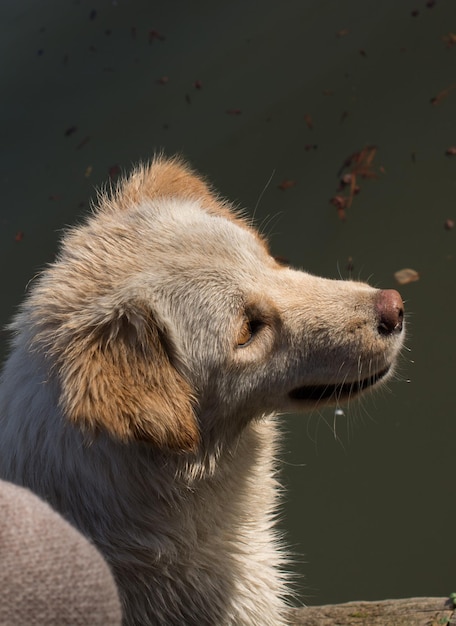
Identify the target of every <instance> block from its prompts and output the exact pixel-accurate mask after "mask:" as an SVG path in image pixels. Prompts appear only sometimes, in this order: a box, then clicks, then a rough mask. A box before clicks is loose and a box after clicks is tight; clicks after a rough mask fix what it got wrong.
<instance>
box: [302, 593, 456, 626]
mask: <svg viewBox="0 0 456 626" xmlns="http://www.w3.org/2000/svg"><path fill="white" fill-rule="evenodd" d="M290 624H292V625H293V626H450V625H451V626H456V610H455V607H454V604H453V600H452V599H450V598H406V599H404V600H381V601H379V602H347V603H344V604H328V605H325V606H308V607H302V608H299V609H291V610H290Z"/></svg>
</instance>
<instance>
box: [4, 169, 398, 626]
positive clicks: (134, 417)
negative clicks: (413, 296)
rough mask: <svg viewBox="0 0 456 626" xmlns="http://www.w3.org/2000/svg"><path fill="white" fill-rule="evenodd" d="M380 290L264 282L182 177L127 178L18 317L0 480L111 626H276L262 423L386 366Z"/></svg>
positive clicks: (267, 267) (199, 192)
mask: <svg viewBox="0 0 456 626" xmlns="http://www.w3.org/2000/svg"><path fill="white" fill-rule="evenodd" d="M378 293H379V292H378V291H377V290H375V289H372V288H371V287H369V286H367V285H365V284H361V283H355V282H344V281H330V280H325V279H321V278H316V277H314V276H311V275H309V274H306V273H304V272H301V271H296V270H292V269H290V268H285V267H282V266H279V265H278V264H277V263H276V261H275V260H274V259H273V258H272V257H271V256H270V255H269V253H268V251H267V247H266V244H265V242H264V241H263V240H262V239H261V238H260V237H259V236H258V235H257V233H256V232H255V231H254V229H253V228H251V227H250V226H249V224H248V223H247V222H246V221H244V220H243V219H241V218H240V217H238V216H237V215H236V214H235V213H234V212H233V211H232V209H231V208H230V207H229V206H228V205H227V204H226V203H223V202H222V201H220V200H218V199H217V197H216V196H214V195H213V194H212V193H211V192H210V191H209V190H208V188H207V186H206V185H204V183H202V181H201V180H200V179H199V178H198V177H196V176H195V175H194V174H193V173H192V172H191V171H190V170H188V168H186V167H185V166H183V165H182V164H181V163H179V162H177V161H166V160H156V161H155V162H154V163H153V164H152V165H151V166H150V167H145V168H139V169H138V170H137V171H136V172H135V173H134V174H133V175H132V177H131V178H130V179H129V180H128V181H124V182H123V183H122V185H121V186H120V187H119V189H118V190H117V192H116V193H115V194H113V195H112V197H110V198H108V197H106V196H102V197H101V198H100V207H99V208H98V210H97V211H95V212H94V214H93V215H92V216H91V217H89V218H88V219H87V221H86V223H85V224H84V225H81V226H78V227H76V228H75V229H74V230H73V231H71V232H69V233H68V234H67V235H66V237H65V239H64V242H63V245H62V249H61V252H60V255H59V257H58V258H57V260H56V262H55V263H54V264H53V265H51V266H50V267H49V268H48V269H46V270H45V271H44V272H43V274H42V276H41V277H40V278H39V280H37V282H36V283H35V284H34V285H33V286H32V288H31V291H30V293H29V295H28V297H27V299H26V301H25V303H24V305H23V306H22V309H21V311H20V313H19V314H18V315H17V317H16V319H15V322H14V324H13V329H14V331H15V338H14V341H13V348H12V352H11V356H10V357H9V360H8V361H7V363H6V366H5V369H4V373H3V378H2V383H1V388H0V396H1V397H0V414H1V422H0V428H1V436H0V474H1V476H2V477H4V478H7V479H9V480H11V481H13V482H16V483H19V484H23V485H27V486H28V487H30V488H31V489H32V490H34V491H35V492H36V493H38V494H39V495H41V496H42V497H43V498H44V499H46V500H47V501H48V502H50V503H51V504H52V505H53V506H54V507H55V508H56V509H57V510H59V511H60V512H61V513H62V514H63V515H64V516H65V517H66V518H67V519H68V520H70V521H71V522H72V523H73V524H75V525H76V526H77V527H78V528H80V529H81V530H82V532H83V533H84V534H86V535H88V536H89V537H91V539H92V540H93V541H94V542H95V543H96V545H97V546H98V547H99V549H100V550H101V551H102V552H103V553H104V555H105V557H106V558H107V560H108V562H109V563H110V565H111V567H112V570H113V573H114V575H115V577H116V580H117V583H118V585H119V587H120V592H121V596H122V598H123V603H124V613H125V618H124V620H125V624H129V625H133V624H136V625H140V624H170V625H172V624H176V625H178V624H179V625H181V624H190V625H192V624H194V625H195V626H196V625H208V626H209V625H210V626H214V625H222V626H225V625H226V626H228V625H233V626H234V625H236V626H241V625H245V626H258V625H259V624H261V625H263V626H268V625H270V626H280V625H281V624H285V623H286V597H287V594H288V587H287V574H286V573H285V572H286V558H285V555H284V554H283V550H282V549H281V547H280V546H281V542H280V537H278V535H277V531H276V530H275V529H274V518H275V514H276V507H277V498H278V493H279V488H278V483H277V481H276V477H275V475H276V467H275V466H276V457H277V445H278V431H277V426H276V418H275V417H274V415H275V414H276V413H277V412H278V411H294V410H301V409H303V408H305V407H306V406H312V405H314V404H315V400H312V401H306V400H304V399H303V400H296V399H294V400H293V399H292V398H291V397H290V395H289V394H290V392H291V391H292V390H293V389H296V388H300V387H303V386H309V385H319V386H322V387H321V389H324V386H325V385H335V388H334V393H333V394H332V399H333V400H334V399H335V397H336V396H337V394H338V390H339V391H340V392H342V390H343V387H342V385H343V384H347V383H349V384H352V385H353V388H354V391H355V386H356V383H357V382H358V381H359V380H361V379H365V378H368V377H371V376H373V375H375V374H376V372H378V371H382V372H383V371H385V372H386V370H387V369H389V368H390V367H391V366H392V365H393V363H394V360H395V358H396V355H397V353H398V351H399V349H400V345H401V335H400V334H399V333H397V332H396V333H391V334H388V335H387V334H380V333H379V331H378V311H377V310H376V307H375V303H376V302H377V301H378ZM245 316H247V317H248V318H250V319H251V321H252V323H253V326H252V329H251V330H252V332H253V335H252V338H251V340H250V341H249V342H247V343H246V344H245V345H238V343H239V342H240V339H239V338H240V337H241V338H243V339H242V341H241V343H243V342H244V339H245V335H244V334H243V333H245V332H247V333H249V329H248V327H247V326H246V321H245ZM371 382H373V381H371ZM346 389H347V387H345V390H346Z"/></svg>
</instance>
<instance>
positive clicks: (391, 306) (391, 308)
mask: <svg viewBox="0 0 456 626" xmlns="http://www.w3.org/2000/svg"><path fill="white" fill-rule="evenodd" d="M375 310H376V312H377V316H378V318H377V319H378V326H377V328H378V332H379V333H380V334H381V335H393V334H397V333H400V332H401V330H402V322H403V319H404V303H403V301H402V298H401V294H400V293H398V292H397V291H396V290H395V289H382V290H381V291H379V292H378V294H377V298H376V301H375Z"/></svg>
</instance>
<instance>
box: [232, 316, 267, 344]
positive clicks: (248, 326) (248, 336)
mask: <svg viewBox="0 0 456 626" xmlns="http://www.w3.org/2000/svg"><path fill="white" fill-rule="evenodd" d="M260 326H261V322H259V321H258V320H249V319H248V318H247V317H246V318H244V322H243V324H242V326H241V329H240V331H239V334H238V337H237V345H238V346H241V347H242V346H246V345H247V344H249V343H250V342H251V341H252V339H253V337H254V335H255V333H256V331H257V330H258V329H259V328H260Z"/></svg>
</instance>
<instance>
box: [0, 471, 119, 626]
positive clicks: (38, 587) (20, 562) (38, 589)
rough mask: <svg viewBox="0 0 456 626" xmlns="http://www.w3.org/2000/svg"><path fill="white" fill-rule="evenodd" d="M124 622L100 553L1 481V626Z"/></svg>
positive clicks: (109, 625) (35, 502)
mask: <svg viewBox="0 0 456 626" xmlns="http://www.w3.org/2000/svg"><path fill="white" fill-rule="evenodd" d="M120 623H121V609H120V603H119V597H118V594H117V590H116V586H115V583H114V579H113V577H112V575H111V572H110V570H109V568H108V566H107V564H106V563H105V561H104V560H103V558H102V556H101V555H100V554H99V553H98V551H97V550H96V549H95V548H94V547H93V546H92V545H91V544H90V543H89V542H88V541H87V539H85V538H84V537H83V536H82V535H81V534H80V533H79V532H78V531H77V530H76V529H74V528H73V527H72V526H70V524H68V523H67V522H66V521H65V520H64V519H63V518H62V517H60V515H58V514H57V513H56V512H55V511H53V510H52V509H51V508H50V507H49V506H48V505H47V504H46V503H45V502H42V501H41V500H40V499H39V498H38V497H37V496H35V495H34V494H32V493H31V492H30V491H28V490H27V489H23V488H22V487H17V486H15V485H12V484H10V483H6V482H4V481H0V625H1V626H44V625H46V626H70V625H71V626H79V625H81V626H116V625H119V624H120Z"/></svg>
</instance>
